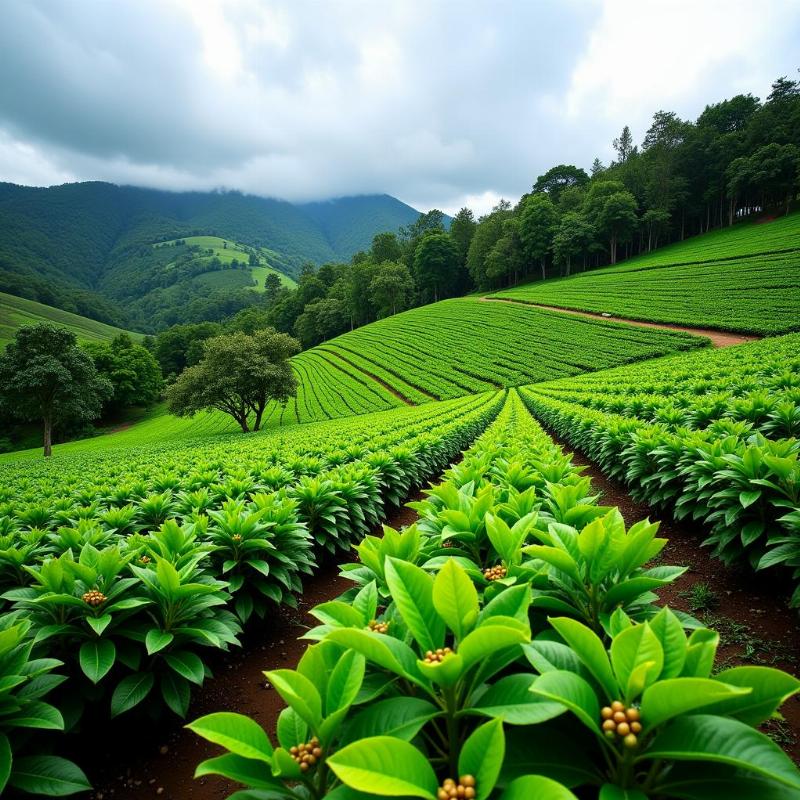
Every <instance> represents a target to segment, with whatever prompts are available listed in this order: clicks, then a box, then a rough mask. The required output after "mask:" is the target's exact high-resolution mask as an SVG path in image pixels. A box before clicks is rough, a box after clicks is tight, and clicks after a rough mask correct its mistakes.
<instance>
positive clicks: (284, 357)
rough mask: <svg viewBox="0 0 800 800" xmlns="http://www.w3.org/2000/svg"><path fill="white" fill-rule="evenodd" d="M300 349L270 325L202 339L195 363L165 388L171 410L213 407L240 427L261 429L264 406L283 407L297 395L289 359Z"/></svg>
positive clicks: (187, 412)
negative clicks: (203, 341) (259, 329)
mask: <svg viewBox="0 0 800 800" xmlns="http://www.w3.org/2000/svg"><path fill="white" fill-rule="evenodd" d="M299 351H300V345H299V343H298V342H297V340H296V339H293V338H292V337H291V336H287V335H286V334H285V333H278V332H277V331H275V330H274V329H273V328H267V329H266V330H262V331H256V333H254V334H253V335H252V336H250V335H248V334H246V333H241V332H237V333H231V334H225V335H222V336H215V337H214V338H212V339H209V340H208V341H206V343H205V348H204V350H203V358H202V359H201V360H200V363H199V364H196V365H195V366H193V367H189V368H188V369H187V370H185V371H184V372H183V374H181V376H180V377H179V378H178V379H177V380H176V381H175V383H174V384H172V386H171V387H170V388H169V389H168V390H167V403H168V405H169V410H170V411H171V412H172V413H173V414H175V415H176V416H179V417H191V416H194V414H196V413H197V412H198V411H203V410H212V409H216V410H218V411H222V412H223V413H225V414H229V415H230V416H231V417H233V418H234V419H235V420H236V421H237V422H238V423H239V425H240V426H241V428H242V430H243V431H245V432H247V431H249V430H250V420H249V418H250V417H252V418H253V430H255V431H257V430H258V429H259V428H260V427H261V418H262V416H263V414H264V410H265V409H266V407H267V404H268V403H269V402H270V401H271V400H275V401H277V402H279V403H281V404H283V405H285V404H286V402H287V401H288V399H289V398H290V397H294V395H295V394H296V393H297V378H296V377H295V374H294V371H293V370H292V365H291V363H290V362H289V358H291V356H293V355H295V354H296V353H298V352H299Z"/></svg>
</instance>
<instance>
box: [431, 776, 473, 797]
mask: <svg viewBox="0 0 800 800" xmlns="http://www.w3.org/2000/svg"><path fill="white" fill-rule="evenodd" d="M436 797H438V798H439V800H452V798H456V797H463V798H466V800H472V798H473V797H475V778H474V777H473V776H472V775H462V776H461V777H460V778H459V779H458V783H456V782H455V781H454V780H453V779H452V778H448V779H447V780H446V781H445V782H444V783H443V784H442V785H441V786H440V787H439V791H438V792H436Z"/></svg>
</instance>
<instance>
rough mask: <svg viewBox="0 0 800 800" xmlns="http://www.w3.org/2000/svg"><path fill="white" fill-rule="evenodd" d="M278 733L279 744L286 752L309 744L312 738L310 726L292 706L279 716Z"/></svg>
mask: <svg viewBox="0 0 800 800" xmlns="http://www.w3.org/2000/svg"><path fill="white" fill-rule="evenodd" d="M276 732H277V734H278V742H279V744H280V746H281V747H283V748H284V749H285V750H289V749H290V748H292V747H296V746H297V745H299V744H302V743H303V742H307V741H308V740H309V738H310V736H309V734H308V725H307V724H306V723H305V721H304V720H303V718H302V717H301V716H300V715H299V714H298V713H297V712H296V711H295V710H294V709H293V708H292V707H291V706H287V707H286V708H284V709H283V710H282V711H281V713H280V714H279V715H278V725H277V731H276Z"/></svg>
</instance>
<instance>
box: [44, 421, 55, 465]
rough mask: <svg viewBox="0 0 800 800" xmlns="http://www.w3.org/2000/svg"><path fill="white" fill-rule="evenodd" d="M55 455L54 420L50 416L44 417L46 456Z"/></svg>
mask: <svg viewBox="0 0 800 800" xmlns="http://www.w3.org/2000/svg"><path fill="white" fill-rule="evenodd" d="M51 455H53V421H52V419H51V418H50V417H49V416H46V417H45V418H44V457H45V458H49V457H50V456H51Z"/></svg>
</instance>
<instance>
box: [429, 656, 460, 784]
mask: <svg viewBox="0 0 800 800" xmlns="http://www.w3.org/2000/svg"><path fill="white" fill-rule="evenodd" d="M452 652H453V651H452V650H451V649H450V648H449V647H438V648H437V649H436V650H428V652H427V653H425V663H426V664H438V663H440V662H441V661H444V657H445V656H449V655H450V653H452ZM453 796H454V797H455V795H453Z"/></svg>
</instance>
